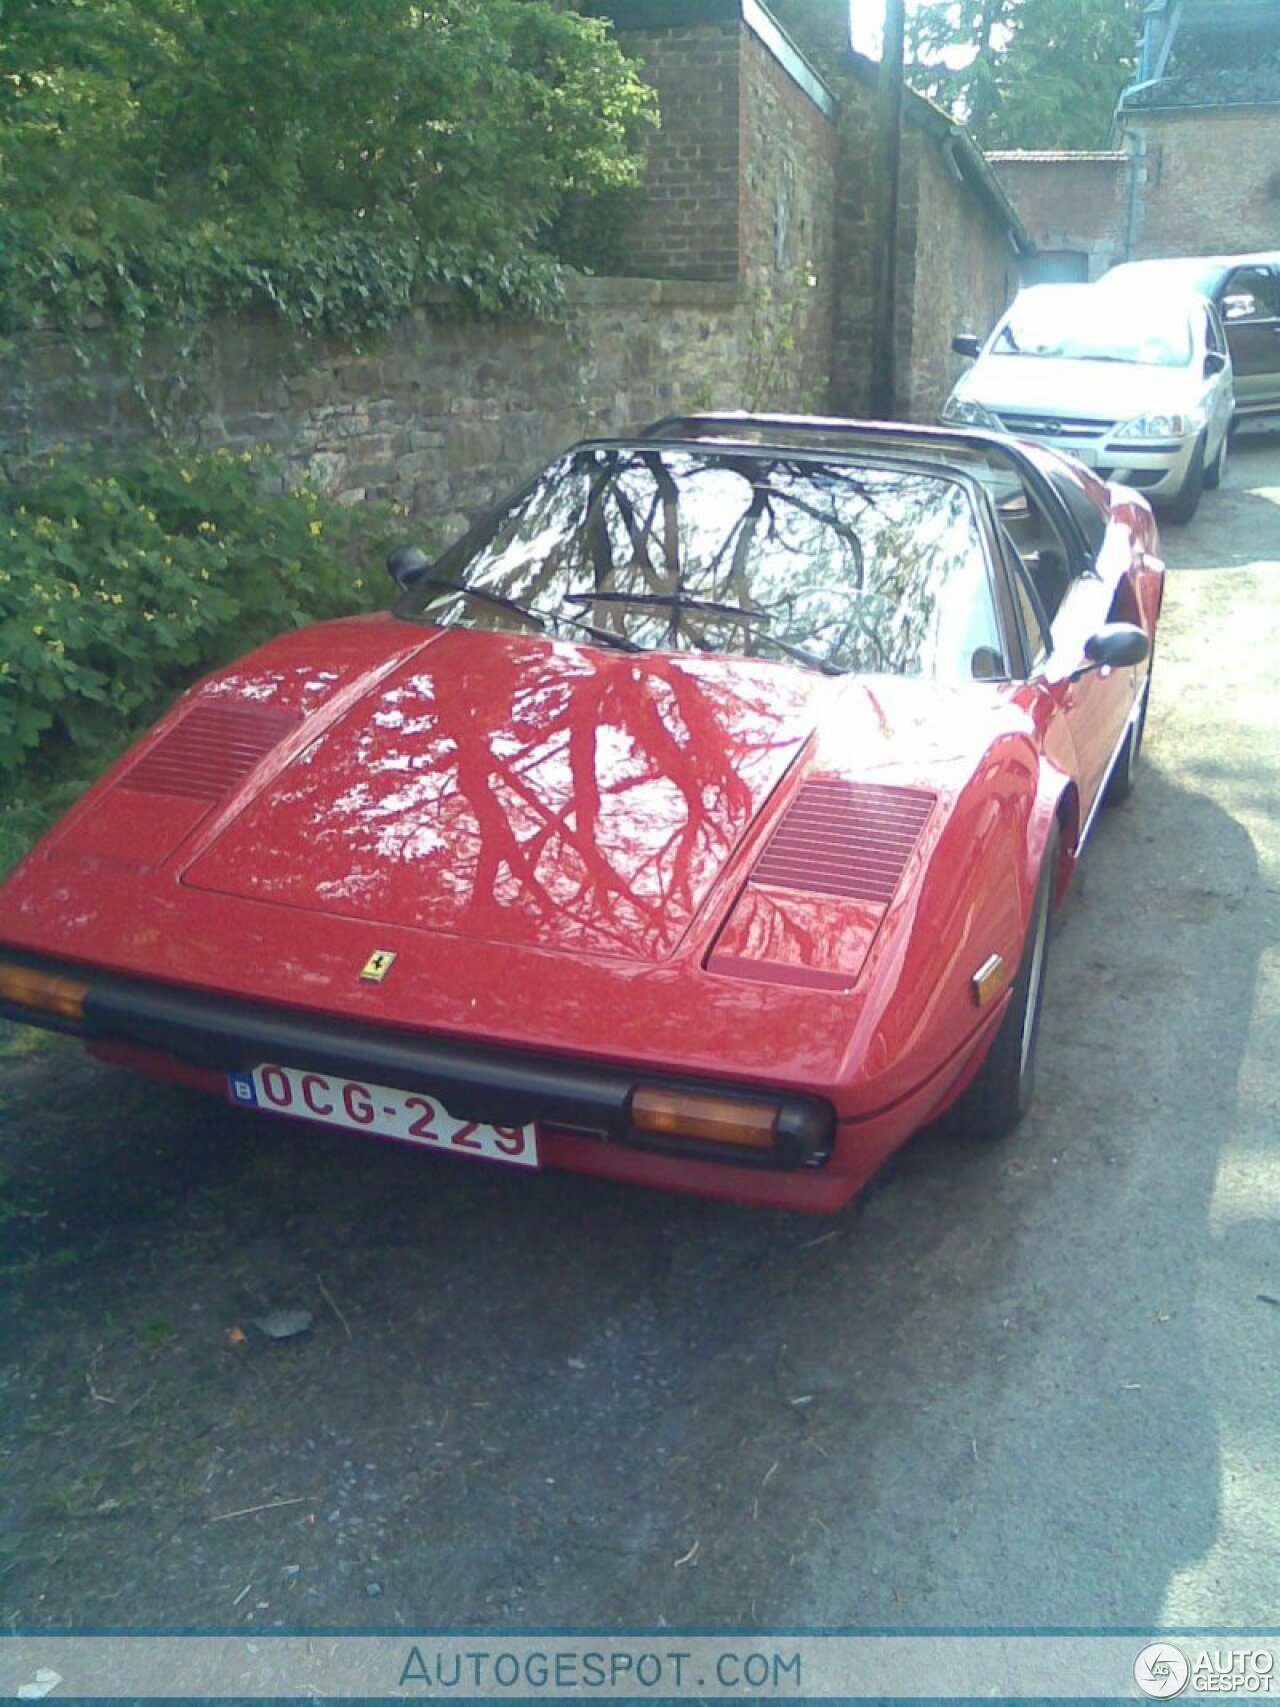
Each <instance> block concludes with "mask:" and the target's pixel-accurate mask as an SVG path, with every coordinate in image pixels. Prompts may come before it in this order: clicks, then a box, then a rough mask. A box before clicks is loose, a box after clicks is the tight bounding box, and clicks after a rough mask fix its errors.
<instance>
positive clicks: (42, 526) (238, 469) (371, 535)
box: [0, 449, 391, 783]
mask: <svg viewBox="0 0 1280 1707" xmlns="http://www.w3.org/2000/svg"><path fill="white" fill-rule="evenodd" d="M271 473H272V471H271V465H270V464H269V462H267V461H266V460H265V459H263V458H261V457H257V456H252V455H250V454H249V453H248V452H241V453H239V454H235V453H232V452H230V451H226V450H217V451H213V452H212V453H208V454H200V455H196V454H191V453H184V452H182V451H180V450H177V449H149V450H145V451H140V452H135V453H133V455H131V456H130V457H129V459H128V460H127V461H119V462H117V463H115V464H113V465H107V464H105V463H104V461H103V459H102V457H101V455H95V456H92V457H90V456H87V455H85V454H84V453H83V452H80V453H65V452H64V453H58V454H55V455H51V456H49V457H46V458H43V459H41V460H39V461H37V462H35V463H32V464H30V465H28V466H27V467H26V468H25V469H23V470H20V471H19V472H18V473H17V474H16V475H15V476H14V477H13V478H12V479H11V480H10V481H9V482H8V483H7V484H0V780H3V781H5V782H7V783H13V782H14V781H15V780H16V779H17V778H18V777H19V776H20V775H21V773H22V772H23V771H24V770H26V771H31V770H32V769H33V768H34V767H36V766H39V767H40V768H41V769H42V770H48V768H49V767H50V766H51V765H52V766H53V767H54V768H55V769H56V767H57V765H58V763H59V761H64V760H66V759H68V758H80V759H83V758H84V757H87V756H89V755H90V754H92V753H93V752H94V751H96V750H98V749H100V748H102V747H104V746H107V745H109V746H112V747H114V746H116V745H118V743H119V739H120V734H121V725H122V723H123V725H124V726H125V728H126V730H127V729H132V728H135V727H138V726H140V725H141V724H143V723H145V722H146V721H147V720H149V719H150V718H151V717H153V716H154V715H155V714H156V712H158V711H159V710H160V709H161V708H162V707H163V705H164V704H165V703H167V701H168V700H169V699H171V698H172V697H173V696H174V694H176V693H177V692H178V691H179V690H180V689H181V688H183V687H184V686H186V685H187V684H188V683H189V682H190V681H192V680H193V679H195V677H197V676H199V675H201V674H202V673H203V672H205V671H206V670H209V669H212V668H214V667H215V666H217V665H218V664H221V663H225V662H227V661H228V660H229V659H230V658H232V657H234V656H235V655H236V654H237V653H239V652H242V651H244V650H246V649H247V648H248V647H250V646H253V645H255V644H257V643H258V642H260V641H262V640H265V639H267V638H268V637H269V636H271V635H272V634H277V633H280V632H281V631H282V630H284V629H287V628H289V627H292V626H295V625H297V624H299V623H304V622H310V621H315V620H318V619H320V618H323V617H330V616H341V615H345V614H348V613H350V612H353V611H356V610H360V609H362V608H368V607H369V606H371V605H377V604H381V603H385V602H387V589H386V584H385V583H384V581H383V578H382V576H381V574H380V573H379V572H378V567H377V566H378V563H379V559H380V557H381V555H382V553H383V552H384V550H385V547H386V544H387V539H388V536H389V533H390V527H391V522H390V517H389V515H387V514H386V513H385V512H381V511H379V512H372V513H371V512H370V511H369V510H367V509H366V510H362V511H359V512H357V511H354V510H350V509H345V508H343V507H341V506H339V505H337V504H334V503H332V502H329V501H326V500H325V499H323V498H321V497H320V496H319V494H317V493H316V492H315V491H313V490H312V489H310V488H308V487H295V488H292V489H289V490H286V489H282V486H281V482H280V480H279V477H278V475H277V476H275V480H274V488H275V489H274V490H271V489H270V487H269V486H268V484H267V482H268V480H269V479H270V478H271ZM370 564H372V565H373V567H374V575H373V579H372V585H370V584H368V582H367V579H366V573H367V569H368V566H369V565H370Z"/></svg>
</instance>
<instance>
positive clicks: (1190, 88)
mask: <svg viewBox="0 0 1280 1707" xmlns="http://www.w3.org/2000/svg"><path fill="white" fill-rule="evenodd" d="M1163 71H1164V75H1163V76H1162V77H1161V78H1160V79H1159V81H1158V82H1154V83H1146V84H1141V85H1139V86H1138V87H1137V88H1134V89H1127V90H1126V91H1125V93H1124V95H1123V96H1122V98H1121V104H1122V106H1123V107H1124V108H1125V109H1126V110H1132V109H1133V108H1135V107H1148V108H1149V107H1240V106H1258V105H1262V106H1271V105H1280V8H1277V9H1276V10H1275V11H1273V12H1272V14H1271V16H1270V17H1269V18H1267V19H1266V20H1265V21H1261V22H1258V21H1254V19H1252V18H1245V19H1241V20H1239V21H1237V22H1235V23H1234V25H1233V27H1231V28H1223V27H1222V25H1221V23H1218V24H1210V23H1208V22H1206V21H1202V20H1201V19H1199V18H1197V19H1195V20H1194V21H1192V20H1191V19H1188V20H1186V21H1184V22H1183V24H1182V27H1181V28H1180V29H1179V30H1178V32H1177V34H1176V35H1175V37H1174V39H1173V44H1172V47H1171V49H1170V53H1169V58H1168V60H1167V62H1166V63H1165V65H1164V67H1163Z"/></svg>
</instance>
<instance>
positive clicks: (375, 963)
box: [360, 948, 396, 984]
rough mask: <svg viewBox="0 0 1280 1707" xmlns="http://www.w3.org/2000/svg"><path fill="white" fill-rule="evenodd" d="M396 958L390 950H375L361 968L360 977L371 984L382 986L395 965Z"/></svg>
mask: <svg viewBox="0 0 1280 1707" xmlns="http://www.w3.org/2000/svg"><path fill="white" fill-rule="evenodd" d="M395 960H396V957H395V955H394V954H392V953H391V951H390V949H386V948H375V949H374V951H373V953H372V954H371V955H370V956H369V958H368V960H366V961H365V963H364V965H363V966H362V967H361V968H360V976H361V977H362V978H363V979H364V980H365V981H366V983H369V984H381V982H382V980H383V979H384V978H385V977H386V975H387V973H388V972H390V970H391V968H392V967H393V966H394V965H395Z"/></svg>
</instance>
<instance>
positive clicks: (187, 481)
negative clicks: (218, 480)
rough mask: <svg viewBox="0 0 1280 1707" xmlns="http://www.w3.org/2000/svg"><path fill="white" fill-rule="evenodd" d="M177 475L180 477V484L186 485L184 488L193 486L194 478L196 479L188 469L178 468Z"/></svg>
mask: <svg viewBox="0 0 1280 1707" xmlns="http://www.w3.org/2000/svg"><path fill="white" fill-rule="evenodd" d="M178 474H179V476H180V477H181V479H182V482H183V484H184V485H186V486H192V485H194V484H195V478H196V477H195V475H194V474H193V473H192V472H191V470H190V469H189V468H180V469H179V470H178Z"/></svg>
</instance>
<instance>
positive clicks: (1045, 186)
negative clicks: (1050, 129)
mask: <svg viewBox="0 0 1280 1707" xmlns="http://www.w3.org/2000/svg"><path fill="white" fill-rule="evenodd" d="M990 160H991V164H992V166H993V168H994V169H995V172H996V175H997V177H998V178H999V179H1000V182H1001V183H1002V184H1003V185H1004V187H1005V189H1006V190H1007V192H1008V194H1009V199H1010V200H1011V201H1012V203H1013V205H1014V206H1015V207H1016V208H1017V210H1018V214H1019V216H1020V218H1021V219H1022V222H1023V224H1024V225H1025V226H1026V228H1027V230H1028V232H1029V233H1030V235H1031V236H1032V238H1033V239H1034V240H1035V244H1036V247H1037V249H1040V250H1044V251H1047V252H1049V253H1056V254H1068V253H1069V254H1076V255H1081V256H1083V257H1084V259H1085V266H1086V269H1087V276H1088V277H1089V278H1097V277H1099V275H1100V274H1102V273H1104V272H1106V270H1107V268H1108V267H1109V266H1112V265H1114V263H1115V262H1116V261H1118V260H1121V259H1122V258H1123V253H1124V240H1125V235H1124V234H1125V223H1126V207H1127V192H1128V182H1129V178H1128V160H1129V157H1128V155H1127V153H1125V152H1123V151H1105V152H1103V151H1099V152H1097V153H1085V152H1082V153H1075V154H1067V153H1061V154H1036V153H1012V152H1010V153H997V154H992V155H991V156H990Z"/></svg>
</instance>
